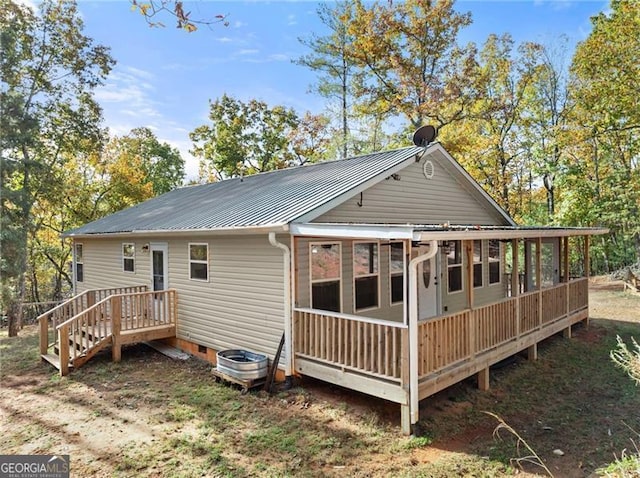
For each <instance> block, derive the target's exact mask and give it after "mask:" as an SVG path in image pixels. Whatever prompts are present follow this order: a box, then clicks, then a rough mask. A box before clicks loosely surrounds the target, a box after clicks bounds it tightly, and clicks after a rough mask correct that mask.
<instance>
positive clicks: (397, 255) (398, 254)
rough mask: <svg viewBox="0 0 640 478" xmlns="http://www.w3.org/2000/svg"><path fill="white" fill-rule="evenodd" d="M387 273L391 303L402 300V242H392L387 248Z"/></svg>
mask: <svg viewBox="0 0 640 478" xmlns="http://www.w3.org/2000/svg"><path fill="white" fill-rule="evenodd" d="M389 275H390V277H391V279H390V281H389V282H390V283H391V303H392V304H397V303H399V302H402V301H403V300H404V244H403V243H402V242H392V243H391V247H390V248H389Z"/></svg>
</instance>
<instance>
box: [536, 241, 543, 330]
mask: <svg viewBox="0 0 640 478" xmlns="http://www.w3.org/2000/svg"><path fill="white" fill-rule="evenodd" d="M536 290H537V291H538V327H542V238H541V237H536Z"/></svg>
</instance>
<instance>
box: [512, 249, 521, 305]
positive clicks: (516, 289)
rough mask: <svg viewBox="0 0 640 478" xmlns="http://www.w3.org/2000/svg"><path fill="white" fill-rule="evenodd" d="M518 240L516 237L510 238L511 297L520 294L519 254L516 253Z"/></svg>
mask: <svg viewBox="0 0 640 478" xmlns="http://www.w3.org/2000/svg"><path fill="white" fill-rule="evenodd" d="M519 245H520V242H519V241H518V239H512V240H511V264H512V266H511V297H517V296H519V295H520V264H519V263H518V261H519V259H520V254H518V252H519V251H518V249H519Z"/></svg>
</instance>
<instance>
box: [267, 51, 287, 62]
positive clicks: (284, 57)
mask: <svg viewBox="0 0 640 478" xmlns="http://www.w3.org/2000/svg"><path fill="white" fill-rule="evenodd" d="M268 58H269V60H271V61H289V55H286V54H284V53H274V54H273V55H269V57H268Z"/></svg>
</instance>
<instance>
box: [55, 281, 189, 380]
mask: <svg viewBox="0 0 640 478" xmlns="http://www.w3.org/2000/svg"><path fill="white" fill-rule="evenodd" d="M176 316H177V301H176V291H175V290H173V289H169V290H162V291H148V292H134V293H128V294H126V293H125V294H115V295H111V296H108V297H106V298H105V299H102V300H101V301H100V302H98V303H96V304H94V305H92V306H91V307H89V308H88V309H85V310H83V311H82V312H80V313H79V314H77V315H75V316H74V317H71V318H70V319H69V320H67V321H65V322H63V323H61V324H59V325H58V326H57V327H56V329H57V331H58V344H59V345H58V347H59V355H60V366H61V368H60V373H61V374H62V375H66V374H67V373H68V372H69V365H70V364H73V365H74V366H79V364H82V363H84V362H86V361H87V360H88V359H89V358H90V357H91V356H92V355H93V354H91V352H92V351H93V350H95V351H97V350H98V349H99V348H101V347H102V346H103V345H104V344H105V342H111V338H112V337H115V338H116V339H117V338H119V337H120V336H121V335H122V334H125V333H128V332H133V331H136V330H144V329H149V328H152V327H162V326H170V325H175V323H176ZM67 341H69V342H70V343H71V346H69V347H67V346H66V342H67Z"/></svg>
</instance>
